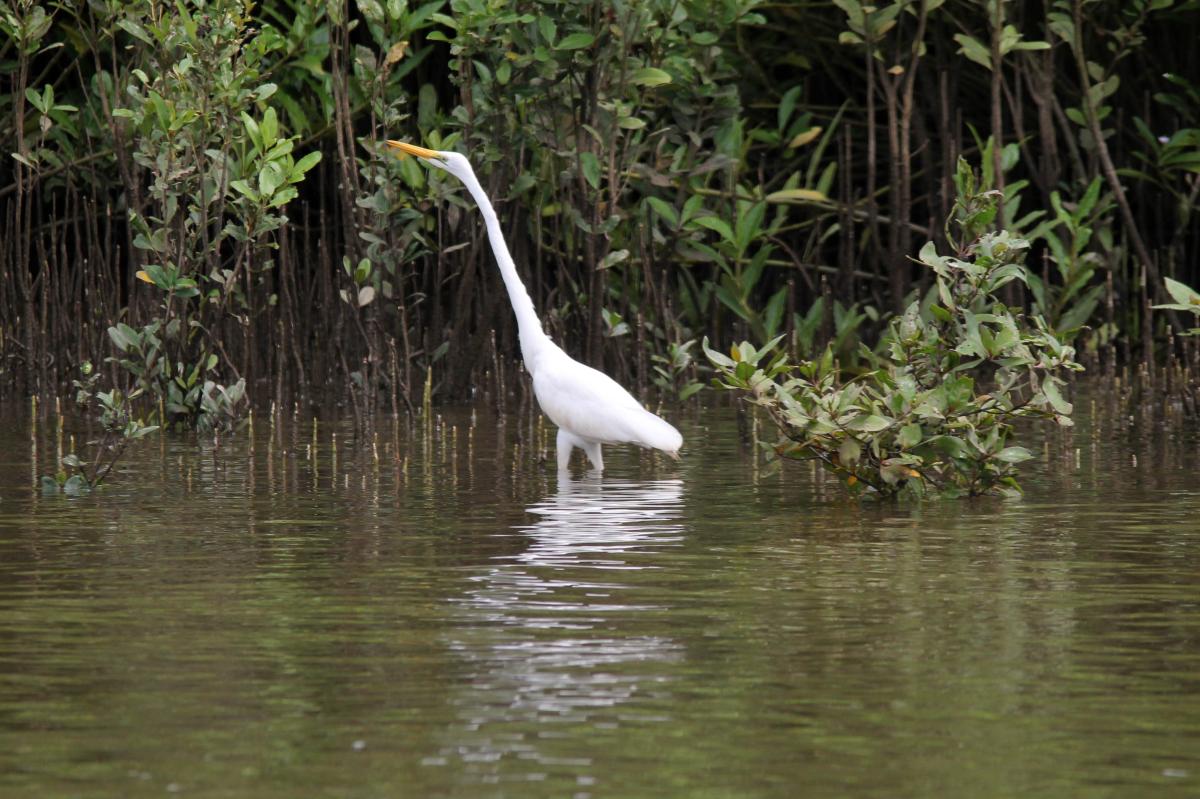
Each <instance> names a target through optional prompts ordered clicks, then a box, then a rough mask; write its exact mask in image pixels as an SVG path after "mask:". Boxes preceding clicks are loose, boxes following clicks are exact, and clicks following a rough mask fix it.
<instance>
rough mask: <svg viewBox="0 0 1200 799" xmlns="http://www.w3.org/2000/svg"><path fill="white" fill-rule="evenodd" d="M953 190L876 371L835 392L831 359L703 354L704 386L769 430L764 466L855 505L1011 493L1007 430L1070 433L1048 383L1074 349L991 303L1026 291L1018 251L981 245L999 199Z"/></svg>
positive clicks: (1056, 392) (1015, 488)
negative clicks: (944, 228) (941, 246)
mask: <svg viewBox="0 0 1200 799" xmlns="http://www.w3.org/2000/svg"><path fill="white" fill-rule="evenodd" d="M956 184H957V189H958V193H959V197H958V200H957V202H956V203H955V206H954V209H953V212H952V215H951V221H952V223H953V225H954V227H956V228H957V230H958V235H957V236H953V235H948V238H949V240H950V242H951V245H952V246H953V247H954V248H955V251H954V254H953V255H941V254H939V253H938V252H937V248H936V247H935V245H934V244H933V243H932V242H930V243H928V244H926V245H925V247H924V248H922V250H921V254H920V262H921V263H922V264H924V265H925V266H927V267H929V268H930V269H932V270H933V271H934V274H935V276H936V284H937V285H936V290H935V291H931V293H930V296H929V297H927V298H926V300H925V301H924V302H913V303H912V304H911V305H909V306H908V308H907V309H906V310H905V311H904V313H903V314H901V315H900V316H898V317H896V318H894V319H893V320H892V321H891V323H890V325H889V327H888V332H887V335H886V338H885V341H884V343H883V351H884V353H885V354H884V355H883V356H882V357H878V358H877V366H876V368H873V369H871V370H870V371H867V372H864V373H862V374H860V375H858V376H855V377H853V378H850V379H845V380H844V379H843V377H842V374H841V370H840V368H839V367H838V365H837V363H836V362H835V360H834V358H833V351H832V349H826V351H825V354H824V355H823V356H822V357H821V358H819V359H817V360H815V361H803V362H801V363H800V364H798V365H797V366H792V365H790V364H788V363H787V360H786V354H785V353H783V352H777V353H775V354H772V350H773V348H774V345H775V344H776V343H777V342H778V340H779V339H775V340H773V341H772V342H770V343H768V344H767V345H766V346H764V347H761V348H756V347H754V346H753V345H751V344H749V343H747V342H743V343H741V344H739V345H737V346H735V347H734V348H733V349H732V350H731V352H730V355H728V356H727V355H724V354H723V353H720V352H716V351H714V350H712V349H710V348H708V346H707V341H706V342H705V352H706V354H707V355H708V358H709V360H710V361H711V362H712V363H713V365H714V367H715V368H716V370H717V373H718V380H717V384H718V385H719V386H720V387H722V388H726V389H731V390H737V391H743V392H746V393H747V394H748V395H749V397H748V399H749V401H751V402H753V403H754V404H756V405H758V406H759V407H762V408H763V409H764V410H765V411H766V412H767V413H768V414H769V415H770V417H771V419H772V420H773V421H774V422H775V424H776V426H777V427H778V428H779V430H780V432H781V434H782V437H781V438H780V439H779V440H778V441H776V442H773V443H771V444H770V445H769V447H768V449H769V451H770V452H771V453H772V454H773V455H775V456H778V457H780V458H785V459H794V460H809V459H815V460H817V461H818V462H820V463H821V464H822V465H823V466H824V467H825V468H826V469H828V470H830V471H832V472H833V473H835V474H837V475H838V476H839V478H841V479H843V480H844V481H845V483H846V485H847V487H848V488H849V489H850V490H851V491H852V492H855V493H858V492H862V491H864V490H866V491H871V492H874V493H877V494H879V495H884V496H891V495H896V494H899V493H906V494H911V495H916V496H921V495H930V494H940V495H944V496H955V495H964V494H965V495H978V494H987V493H999V494H1012V493H1016V492H1019V490H1020V487H1019V485H1018V483H1017V480H1016V466H1017V464H1019V463H1021V462H1022V461H1025V460H1028V459H1029V458H1031V457H1032V453H1030V451H1029V450H1027V449H1025V448H1023V447H1019V446H1013V445H1012V444H1011V443H1010V442H1011V440H1012V436H1013V423H1014V422H1015V421H1016V420H1018V419H1022V418H1043V419H1053V420H1055V421H1057V422H1058V423H1059V424H1060V425H1064V426H1065V425H1070V424H1071V419H1070V414H1071V410H1072V407H1071V404H1070V403H1069V402H1067V401H1066V400H1065V399H1064V398H1063V392H1062V388H1063V385H1064V383H1063V380H1062V379H1061V377H1060V376H1059V375H1060V374H1061V373H1062V372H1063V371H1072V370H1081V369H1082V367H1081V366H1079V365H1078V364H1077V363H1075V361H1074V360H1073V358H1074V349H1073V348H1072V347H1070V346H1068V345H1066V344H1064V343H1063V342H1062V341H1061V340H1059V338H1058V337H1057V336H1056V335H1055V334H1054V333H1053V331H1052V330H1051V329H1050V328H1049V326H1048V325H1047V324H1046V322H1045V320H1044V319H1043V318H1042V317H1041V316H1036V315H1035V316H1029V317H1027V316H1025V315H1023V314H1022V313H1021V312H1020V311H1019V310H1018V309H1014V308H1010V307H1008V306H1007V305H1005V304H1004V303H1003V302H1002V301H1001V300H1000V299H999V294H998V292H999V291H1000V289H1001V288H1002V287H1003V286H1005V285H1006V284H1008V283H1010V282H1012V281H1014V280H1017V281H1022V282H1026V281H1027V274H1026V270H1025V267H1024V265H1023V263H1022V261H1023V259H1024V257H1025V253H1026V250H1027V249H1028V246H1029V245H1028V242H1026V241H1025V240H1023V239H1020V238H1016V237H1014V236H1012V235H1011V234H1009V233H1008V232H1007V231H1004V230H1000V231H995V232H987V231H988V228H989V227H990V226H991V224H992V222H993V220H994V219H995V216H996V212H997V196H998V195H997V193H996V192H992V191H981V190H979V189H978V188H977V185H976V178H975V175H974V173H973V172H972V171H971V169H970V167H968V166H967V164H966V162H965V161H962V160H960V162H959V168H958V172H957V175H956ZM948 227H949V226H948ZM948 233H949V231H948ZM867 355H868V356H869V353H868V354H867Z"/></svg>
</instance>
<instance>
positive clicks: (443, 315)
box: [0, 0, 1200, 429]
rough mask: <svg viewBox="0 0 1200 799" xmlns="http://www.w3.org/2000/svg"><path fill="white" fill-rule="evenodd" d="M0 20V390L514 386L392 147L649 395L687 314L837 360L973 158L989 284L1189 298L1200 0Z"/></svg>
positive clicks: (483, 290) (584, 339) (452, 217)
mask: <svg viewBox="0 0 1200 799" xmlns="http://www.w3.org/2000/svg"><path fill="white" fill-rule="evenodd" d="M0 28H2V29H3V31H4V37H5V38H4V42H3V45H2V47H3V54H4V55H3V57H2V58H0V92H2V94H0V137H2V138H3V139H4V140H5V147H6V149H5V150H4V152H5V153H6V154H7V153H11V157H9V158H6V159H5V162H4V163H3V165H0V231H2V233H3V235H2V236H0V241H2V247H0V393H8V394H12V393H35V392H57V391H66V390H69V387H70V383H71V381H72V379H73V378H74V377H75V376H76V375H77V373H78V369H79V367H80V366H81V365H82V364H83V363H85V362H94V363H97V364H102V367H101V371H102V373H103V375H104V378H105V380H106V381H107V383H108V384H109V385H110V386H112V387H119V388H122V389H123V390H124V394H123V396H126V397H134V400H133V401H134V402H135V403H140V404H144V405H145V412H146V414H148V415H150V416H152V417H153V418H150V419H148V421H151V422H156V423H174V424H182V425H187V426H194V427H201V428H203V427H206V426H207V427H211V428H213V429H218V428H220V427H221V426H222V425H225V424H227V423H228V422H229V420H230V419H231V418H233V417H234V416H236V415H237V413H238V410H237V407H236V406H237V405H238V404H240V403H241V402H242V401H241V400H240V399H239V398H238V395H239V394H241V393H242V391H243V390H244V393H245V394H246V395H247V396H248V397H250V398H251V399H254V400H259V401H263V400H266V399H268V398H274V399H277V400H279V401H280V402H288V403H291V402H292V401H294V400H305V401H311V402H314V403H317V402H323V401H328V400H344V399H349V400H350V401H351V408H352V409H353V410H354V411H355V413H356V414H357V415H358V416H359V418H360V419H369V417H370V415H371V412H372V411H374V410H376V409H378V408H387V409H390V410H392V411H394V412H402V411H403V410H404V409H405V407H406V406H411V404H412V403H413V402H414V401H415V402H419V401H420V397H421V394H422V391H423V389H424V387H425V386H429V387H430V388H431V389H432V391H433V393H434V395H436V396H439V397H443V398H448V399H453V398H461V397H465V396H467V395H468V394H469V392H470V391H472V390H482V391H484V392H486V393H488V394H490V395H491V396H492V397H493V398H494V401H495V402H496V403H497V404H499V405H502V404H503V403H504V402H505V397H506V396H507V395H508V393H509V392H510V391H512V390H513V387H514V386H519V385H520V384H519V382H518V381H513V380H510V379H508V374H509V372H511V370H512V369H513V367H512V366H511V363H512V357H513V356H514V355H515V354H516V340H515V335H514V331H513V325H512V321H511V314H510V312H509V309H508V307H507V305H506V303H505V301H504V294H503V292H502V291H500V290H498V276H497V275H496V273H495V269H494V267H493V265H492V262H491V255H490V252H489V250H488V248H487V245H486V241H485V240H484V238H483V236H482V231H481V228H480V226H479V224H478V219H477V215H476V214H475V213H474V209H473V207H472V206H471V204H470V202H469V201H468V200H467V199H465V198H464V195H463V193H462V192H461V190H460V188H459V186H458V185H457V184H456V183H455V182H454V181H447V180H444V179H443V176H441V175H439V174H437V173H432V174H430V173H427V172H425V171H423V170H421V169H420V168H418V167H417V166H416V165H415V164H413V163H412V162H411V161H409V162H403V161H399V160H397V159H394V158H390V157H387V156H386V154H385V153H383V152H382V151H381V150H380V149H379V143H380V141H381V140H382V139H383V138H385V137H389V136H390V137H397V138H407V139H411V140H419V141H421V142H422V143H424V144H427V145H430V146H435V147H456V148H462V149H464V150H465V151H467V152H469V153H470V155H471V157H472V159H473V161H474V162H475V163H476V165H477V168H478V171H479V172H480V174H481V175H482V177H483V181H484V185H485V188H486V189H487V190H488V191H489V193H490V194H491V195H492V196H493V197H494V198H496V200H497V201H498V205H499V208H500V213H501V217H502V219H503V220H504V224H505V225H506V229H507V232H508V236H509V241H510V243H511V244H512V246H513V249H514V250H515V254H516V256H517V260H518V263H519V264H520V265H521V268H522V269H523V274H524V276H525V278H526V281H527V283H528V284H529V286H530V289H531V293H532V294H533V296H534V300H535V303H536V304H537V306H538V308H539V309H540V310H541V311H542V313H543V315H544V317H545V319H546V325H547V328H548V329H549V330H550V332H551V333H552V334H553V335H555V336H556V337H557V338H559V339H560V340H562V341H564V342H565V344H566V345H567V347H568V349H569V350H571V351H572V352H573V353H574V354H576V355H580V356H582V357H583V358H585V359H586V360H587V361H588V362H590V363H593V364H596V365H600V366H604V367H605V368H607V369H608V370H610V371H611V372H613V373H615V374H616V375H617V376H618V377H620V378H621V379H623V380H625V381H627V382H629V383H630V384H631V385H633V386H634V387H635V390H636V391H637V393H640V394H643V395H644V394H646V393H647V392H649V391H650V390H651V388H652V387H653V386H657V387H658V389H659V390H660V391H661V392H662V394H663V395H664V396H666V397H671V396H688V395H691V394H694V393H695V392H696V391H697V390H698V388H699V386H700V385H702V384H703V383H704V382H706V380H705V375H704V374H703V368H702V367H701V365H700V364H698V363H697V362H696V361H695V360H694V359H693V353H694V352H695V350H696V342H697V341H698V340H699V339H700V338H701V337H702V336H704V335H708V336H710V337H711V338H713V339H714V340H732V339H734V338H740V337H746V336H748V337H751V338H754V339H756V340H759V341H765V340H767V339H769V338H772V337H774V336H777V335H783V336H784V337H785V339H784V341H785V345H786V347H787V349H788V350H789V352H790V355H791V357H793V358H797V357H798V358H803V357H811V356H813V355H814V354H816V353H819V352H822V351H823V350H824V349H825V346H826V344H827V343H829V342H832V344H833V350H834V353H835V356H836V357H837V359H838V361H839V362H840V363H841V364H842V365H843V366H852V365H856V364H859V363H860V361H861V359H862V357H863V356H862V355H861V354H860V353H859V351H858V348H857V346H856V344H857V339H858V338H859V337H860V336H861V335H864V334H867V333H869V332H871V331H883V330H888V329H895V326H896V325H900V324H903V319H904V318H907V317H905V316H901V317H897V316H895V314H896V313H898V312H902V311H903V310H904V309H906V308H908V307H910V306H911V304H912V302H913V301H914V299H919V298H924V297H925V296H926V294H927V291H928V289H929V288H930V287H931V286H932V285H933V284H934V281H933V278H932V273H931V272H930V271H929V270H923V269H920V268H918V267H916V266H915V265H914V264H913V263H912V261H911V260H910V257H911V256H912V255H913V254H914V253H915V242H919V241H923V240H931V241H933V242H934V246H935V247H937V249H938V251H939V252H945V251H953V250H954V249H955V248H954V247H953V246H952V245H951V243H950V242H949V241H948V240H947V238H946V236H945V234H944V232H943V231H942V230H940V229H938V226H937V225H936V224H934V221H935V220H940V219H943V218H945V217H946V215H947V214H948V213H949V212H950V210H951V208H952V206H953V203H954V191H953V178H954V174H955V169H956V164H957V162H958V159H959V157H960V155H963V154H967V155H969V156H971V158H972V159H973V160H981V161H982V162H983V166H984V169H985V171H986V172H987V173H988V176H989V179H990V180H991V182H992V183H994V185H995V187H996V190H997V191H998V192H1000V193H1001V195H1000V197H1001V200H1002V201H1001V202H1000V203H999V207H998V208H997V218H996V224H997V225H998V226H1000V227H1003V228H1004V229H1006V230H1009V231H1011V233H1012V235H1013V236H1016V237H1020V238H1022V239H1024V240H1026V241H1028V242H1029V253H1030V258H1029V261H1030V263H1031V264H1032V265H1033V268H1032V269H1031V270H1030V271H1029V274H1028V280H1027V281H1014V282H1011V283H1009V284H1008V285H1006V286H1004V287H1002V289H1001V295H1002V299H1003V301H1004V303H1005V304H1006V306H1008V307H1013V308H1016V307H1020V306H1022V305H1023V304H1026V303H1028V304H1030V305H1032V306H1033V308H1034V311H1035V312H1036V313H1037V314H1039V315H1040V316H1041V317H1042V318H1044V319H1045V320H1046V323H1047V326H1048V335H1053V336H1055V337H1057V338H1059V339H1062V340H1064V341H1074V342H1075V346H1077V348H1078V349H1079V351H1080V353H1081V357H1084V358H1085V359H1086V358H1097V357H1104V358H1108V359H1113V358H1117V357H1121V356H1125V357H1131V356H1139V355H1141V354H1143V353H1147V354H1150V355H1154V354H1155V352H1154V348H1155V346H1157V347H1158V349H1159V353H1158V354H1159V355H1161V354H1162V353H1161V350H1162V348H1164V347H1166V346H1168V342H1170V341H1172V339H1170V337H1169V336H1168V335H1167V332H1166V326H1167V324H1168V323H1171V324H1174V325H1175V327H1176V328H1178V327H1179V326H1180V324H1182V321H1183V315H1182V314H1180V315H1178V316H1175V317H1171V316H1169V314H1172V313H1176V312H1173V311H1169V310H1168V311H1164V312H1163V313H1164V314H1165V315H1163V316H1161V317H1158V315H1156V317H1154V318H1151V317H1148V316H1147V314H1148V312H1149V311H1148V308H1149V304H1150V303H1151V302H1156V301H1158V302H1162V301H1165V300H1166V299H1167V295H1166V294H1165V293H1162V292H1161V288H1160V287H1162V286H1164V285H1166V284H1165V281H1166V279H1167V278H1172V279H1175V280H1180V281H1183V282H1184V283H1191V284H1196V283H1197V282H1198V281H1200V274H1198V273H1197V272H1196V269H1197V263H1200V261H1198V260H1197V257H1196V256H1197V253H1198V252H1200V226H1198V225H1197V224H1196V222H1195V220H1196V205H1197V202H1198V199H1200V196H1198V195H1200V87H1198V86H1197V85H1196V84H1195V82H1194V80H1193V79H1192V78H1191V77H1189V76H1195V75H1197V74H1200V50H1198V49H1197V48H1196V47H1195V42H1196V41H1197V40H1198V39H1200V3H1197V2H1196V0H1132V2H1129V1H1126V0H1122V1H1121V2H1118V1H1117V0H1087V1H1086V2H1085V0H1055V2H1047V3H1041V4H1027V3H1015V2H1001V0H950V2H943V1H942V0H922V1H921V2H913V1H911V0H902V1H901V2H894V3H887V4H879V5H875V6H869V5H863V4H860V3H859V2H857V0H838V1H837V2H835V3H833V4H812V3H800V2H780V3H771V4H767V3H762V2H759V0H703V1H702V0H682V1H679V0H671V2H667V1H666V0H649V1H648V2H615V3H612V2H605V3H599V2H594V0H522V1H518V0H514V1H513V2H505V1H504V0H432V2H426V3H419V2H418V3H409V2H403V1H402V0H386V1H385V0H350V1H349V2H348V1H347V0H334V2H330V3H307V2H300V1H299V0H290V1H289V0H273V1H271V2H264V3H261V4H257V5H254V4H249V3H245V2H242V0H182V1H181V2H172V3H167V2H162V0H131V1H130V2H116V0H88V2H80V3H73V4H52V3H46V2H36V1H35V0H7V2H6V3H5V4H4V5H3V7H2V8H0ZM318 159H320V160H319V162H318ZM139 277H140V279H139ZM1156 342H1157V344H1156ZM614 343H615V346H614ZM1192 352H1193V353H1194V350H1193V351H1192ZM109 359H111V360H109ZM863 365H867V364H863ZM242 381H244V382H242ZM231 402H232V403H233V404H232V405H231V404H230V403H231Z"/></svg>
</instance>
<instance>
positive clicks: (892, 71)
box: [888, 64, 904, 75]
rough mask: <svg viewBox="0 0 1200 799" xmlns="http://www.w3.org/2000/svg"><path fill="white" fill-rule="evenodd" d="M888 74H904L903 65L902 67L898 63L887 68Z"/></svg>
mask: <svg viewBox="0 0 1200 799" xmlns="http://www.w3.org/2000/svg"><path fill="white" fill-rule="evenodd" d="M888 74H889V75H903V74H904V67H902V66H900V65H899V64H897V65H896V66H894V67H892V68H891V69H889V70H888Z"/></svg>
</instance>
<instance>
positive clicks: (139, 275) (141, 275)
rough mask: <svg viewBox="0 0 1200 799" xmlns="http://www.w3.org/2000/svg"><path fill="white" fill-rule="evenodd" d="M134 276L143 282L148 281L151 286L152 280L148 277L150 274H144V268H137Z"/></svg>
mask: <svg viewBox="0 0 1200 799" xmlns="http://www.w3.org/2000/svg"><path fill="white" fill-rule="evenodd" d="M135 277H136V278H137V279H138V280H141V281H142V282H144V283H149V284H150V285H151V286H153V285H154V281H153V280H151V279H150V276H149V275H147V274H146V272H145V270H142V269H139V270H138V272H137V274H136V275H135Z"/></svg>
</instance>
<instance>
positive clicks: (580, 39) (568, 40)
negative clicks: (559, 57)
mask: <svg viewBox="0 0 1200 799" xmlns="http://www.w3.org/2000/svg"><path fill="white" fill-rule="evenodd" d="M595 41H596V37H595V36H593V35H592V34H590V33H572V34H570V35H569V36H566V37H564V38H563V40H562V41H561V42H559V43H558V44H556V45H555V46H554V49H555V50H582V49H583V48H585V47H591V46H592V43H593V42H595Z"/></svg>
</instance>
